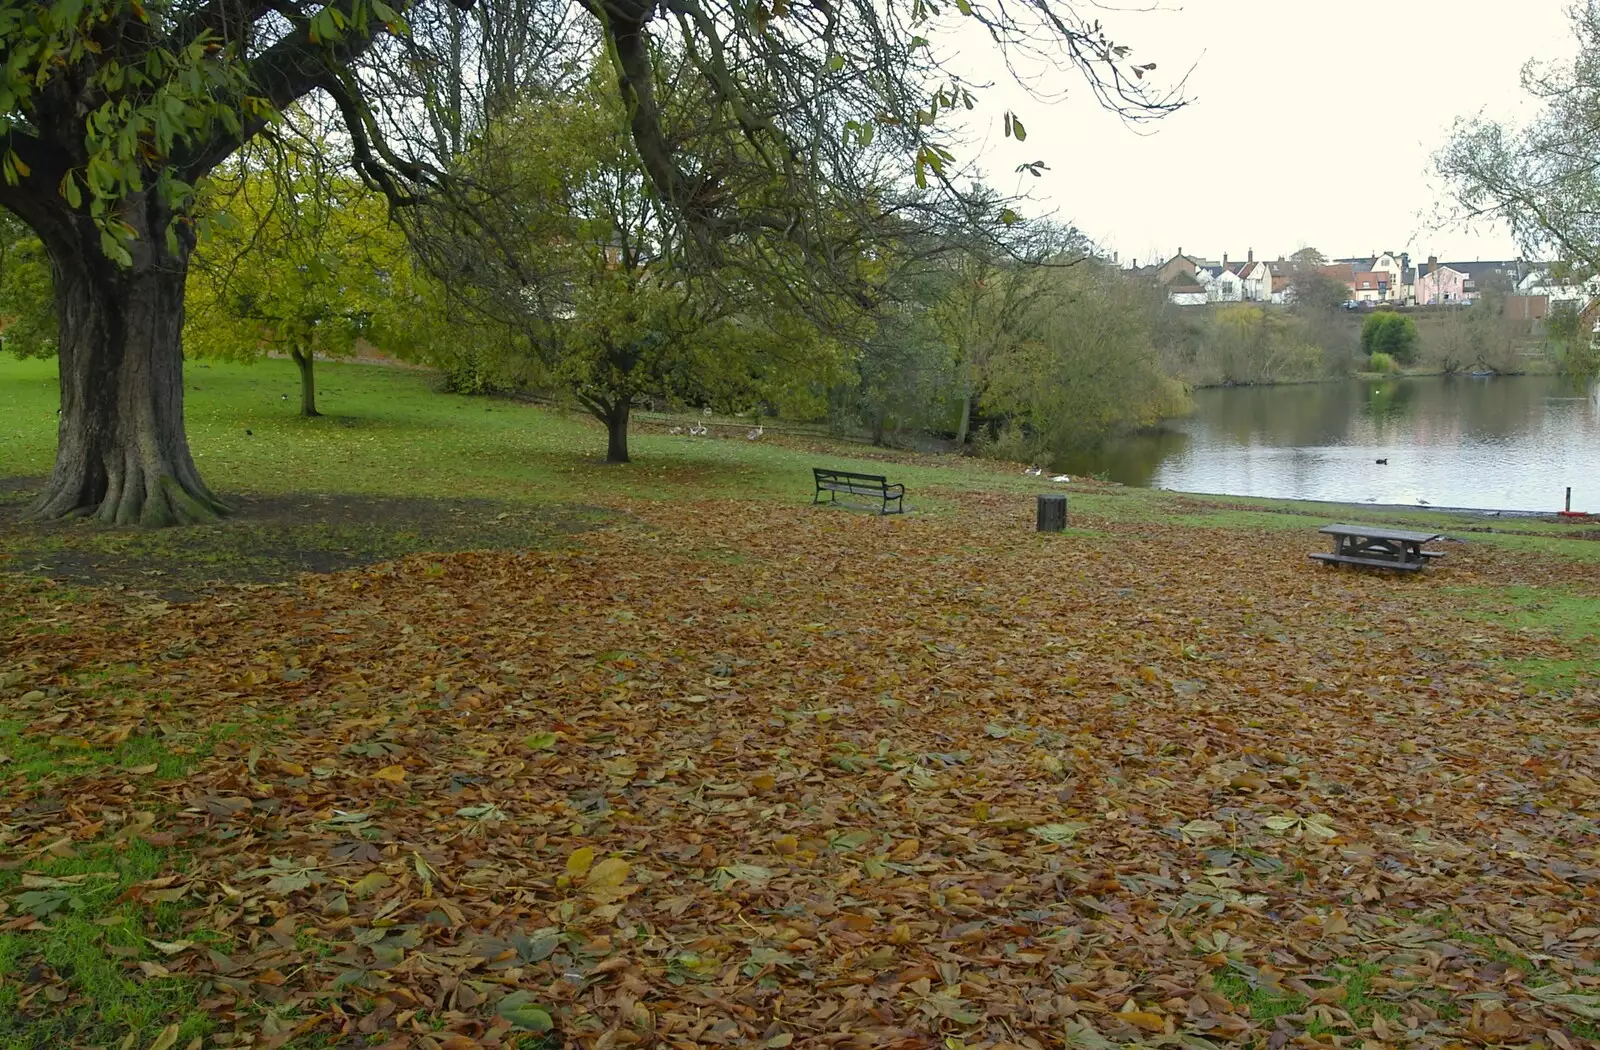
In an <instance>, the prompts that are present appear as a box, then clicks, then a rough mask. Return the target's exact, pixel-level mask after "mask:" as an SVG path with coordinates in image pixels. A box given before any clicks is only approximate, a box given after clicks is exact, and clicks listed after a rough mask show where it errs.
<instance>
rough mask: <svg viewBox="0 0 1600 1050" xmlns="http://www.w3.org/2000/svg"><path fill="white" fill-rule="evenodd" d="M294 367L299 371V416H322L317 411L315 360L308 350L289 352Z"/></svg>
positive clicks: (314, 356)
mask: <svg viewBox="0 0 1600 1050" xmlns="http://www.w3.org/2000/svg"><path fill="white" fill-rule="evenodd" d="M289 356H291V357H293V358H294V363H295V365H296V367H298V368H299V369H300V414H301V415H302V416H305V417H306V418H308V419H309V418H311V417H313V416H320V415H322V413H321V412H318V411H317V372H316V368H317V359H316V355H315V354H313V353H312V352H311V351H310V350H306V351H304V352H301V351H299V350H291V351H289Z"/></svg>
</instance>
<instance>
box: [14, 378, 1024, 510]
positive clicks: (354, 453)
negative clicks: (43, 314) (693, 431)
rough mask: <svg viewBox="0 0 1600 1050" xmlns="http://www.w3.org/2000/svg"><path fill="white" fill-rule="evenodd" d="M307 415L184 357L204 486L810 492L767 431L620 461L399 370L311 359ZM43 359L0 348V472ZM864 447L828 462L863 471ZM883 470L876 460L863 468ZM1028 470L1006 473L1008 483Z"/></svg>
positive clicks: (32, 457)
mask: <svg viewBox="0 0 1600 1050" xmlns="http://www.w3.org/2000/svg"><path fill="white" fill-rule="evenodd" d="M317 370H318V376H319V382H318V386H319V395H318V396H319V404H320V407H321V409H322V411H323V412H324V413H326V414H325V415H324V416H323V417H322V418H320V419H304V418H302V417H301V416H300V415H299V414H298V401H297V398H298V390H299V385H298V377H297V374H296V372H295V370H294V368H293V367H292V366H290V365H289V364H288V363H287V362H282V361H262V362H260V363H257V364H253V365H241V364H231V363H226V362H209V361H200V362H190V363H189V364H188V365H187V366H186V368H185V399H186V400H185V403H186V407H187V417H188V420H187V421H188V433H189V443H190V447H191V449H192V450H193V452H194V456H195V462H196V463H197V464H198V466H199V467H200V471H201V473H202V474H203V475H204V476H205V477H206V479H207V480H208V481H209V482H210V484H211V485H212V486H213V488H215V489H216V490H217V491H219V492H220V493H222V494H224V495H225V496H226V495H228V494H233V493H239V492H250V493H284V492H305V491H312V492H339V493H364V494H374V495H376V494H382V495H386V496H418V497H434V496H444V497H451V498H487V499H496V500H513V501H528V500H533V501H550V500H555V501H562V502H571V501H579V502H583V501H595V500H603V499H606V498H613V497H615V496H617V495H622V496H640V497H646V498H665V497H673V496H683V495H688V494H700V495H716V496H728V495H753V496H776V497H787V498H791V499H802V498H804V499H809V498H810V496H811V476H810V470H811V467H812V466H814V465H818V461H819V458H818V453H817V452H816V451H813V450H808V449H797V448H792V447H786V446H784V445H781V444H776V443H774V442H771V441H759V442H756V441H747V440H745V439H743V438H742V437H740V438H733V439H707V438H691V437H687V436H683V435H669V434H663V433H652V432H650V431H649V430H646V429H639V428H636V429H635V431H634V433H633V435H632V440H631V442H630V445H631V451H632V454H633V458H634V462H633V463H631V464H627V465H624V466H615V465H607V464H605V463H604V462H603V459H604V456H605V431H604V430H603V429H602V428H601V427H600V425H599V424H598V423H596V422H594V421H593V420H591V419H589V418H588V417H587V416H584V415H581V414H578V413H562V412H558V411H554V410H551V409H547V408H543V407H539V406H534V405H528V404H523V403H519V402H516V401H510V400H505V399H499V398H481V397H463V396H458V395H454V394H441V393H436V392H435V390H434V388H433V384H434V377H433V376H431V375H430V374H428V373H424V372H418V371H414V370H410V369H399V368H389V367H382V366H376V365H363V364H341V363H324V364H319V365H318V366H317ZM58 403H59V401H58V392H57V382H56V378H55V362H54V361H18V360H16V359H15V358H13V357H10V356H8V355H3V354H0V420H3V422H0V428H3V430H0V437H3V438H4V440H3V441H0V477H17V476H38V475H43V474H46V473H48V472H49V469H50V463H51V458H52V456H53V455H54V452H55V419H56V407H57V405H58ZM866 452H867V449H866V448H865V447H858V448H857V449H856V454H855V455H844V456H840V455H838V454H830V455H829V456H828V457H827V459H826V462H827V463H828V464H830V465H834V466H838V467H841V468H846V469H858V470H873V469H874V466H875V464H874V461H873V460H872V459H870V458H867V456H866V455H864V454H863V453H866ZM951 464H952V465H946V466H932V465H927V466H920V465H915V464H905V465H901V466H897V467H896V468H895V470H894V473H895V475H896V480H904V481H905V482H906V483H907V485H908V486H909V487H910V488H911V489H912V490H913V491H916V490H919V489H920V490H924V491H925V490H926V489H927V488H928V487H929V486H934V485H946V484H949V482H950V478H951V475H952V473H959V474H960V475H962V477H963V479H964V480H963V483H962V484H960V486H959V487H962V488H970V487H972V483H971V482H968V481H966V480H965V479H966V478H967V477H969V476H981V477H984V478H986V479H988V481H989V482H991V483H992V481H993V480H994V479H995V478H996V477H997V473H996V471H995V470H994V469H993V468H992V467H990V466H989V465H987V464H979V465H977V466H976V467H971V468H969V467H966V465H964V464H960V463H959V462H957V461H951ZM876 466H877V468H879V472H881V468H882V463H881V462H879V463H877V464H876ZM1025 480H1028V479H1021V478H1019V479H1018V481H1019V482H1021V481H1025Z"/></svg>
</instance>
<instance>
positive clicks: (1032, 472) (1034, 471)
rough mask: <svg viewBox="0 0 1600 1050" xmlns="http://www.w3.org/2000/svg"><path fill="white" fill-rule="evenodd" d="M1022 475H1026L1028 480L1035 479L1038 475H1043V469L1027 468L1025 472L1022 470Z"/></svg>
mask: <svg viewBox="0 0 1600 1050" xmlns="http://www.w3.org/2000/svg"><path fill="white" fill-rule="evenodd" d="M1023 473H1024V474H1026V475H1027V476H1028V477H1030V478H1036V477H1038V476H1039V475H1040V474H1043V473H1044V468H1043V467H1029V468H1028V469H1027V470H1024V471H1023Z"/></svg>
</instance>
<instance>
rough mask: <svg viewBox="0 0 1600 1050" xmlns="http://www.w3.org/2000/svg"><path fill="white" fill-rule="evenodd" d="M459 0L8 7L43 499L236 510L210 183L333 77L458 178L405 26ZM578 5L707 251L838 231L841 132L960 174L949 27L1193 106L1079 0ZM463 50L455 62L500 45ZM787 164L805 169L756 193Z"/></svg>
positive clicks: (337, 96) (398, 141) (160, 1)
mask: <svg viewBox="0 0 1600 1050" xmlns="http://www.w3.org/2000/svg"><path fill="white" fill-rule="evenodd" d="M445 2H446V0H390V3H388V4H385V3H384V2H383V0H321V2H319V0H308V2H305V3H294V4H278V3H270V2H268V3H258V2H255V0H143V2H141V0H38V2H33V3H14V2H13V3H6V4H4V5H0V54H3V55H4V63H3V64H0V176H3V178H0V207H4V208H6V209H7V210H9V211H11V212H13V213H14V214H16V215H17V216H18V217H20V218H21V219H22V220H23V221H24V222H25V223H27V224H28V226H30V227H31V228H32V229H33V230H34V232H35V233H37V234H38V236H39V238H40V240H41V241H42V242H43V245H44V248H45V250H46V252H47V253H48V255H49V257H50V261H51V268H52V276H53V278H54V283H55V298H56V310H57V316H58V322H59V326H60V342H59V358H60V368H61V390H62V393H61V424H60V432H59V445H58V450H57V455H56V463H55V468H54V471H53V472H52V475H51V477H50V480H49V482H48V484H47V486H46V489H45V492H44V493H43V496H42V497H41V499H40V501H39V502H38V504H37V505H36V506H35V507H34V509H33V513H34V514H35V515H37V516H41V517H58V516H64V515H71V514H94V515H96V516H97V517H99V518H100V519H102V520H104V521H110V522H139V523H143V524H151V525H159V524H167V523H173V522H192V521H203V520H207V519H210V518H213V517H215V516H216V515H218V514H220V513H223V512H224V510H225V507H224V505H223V503H222V502H221V501H220V500H219V499H217V497H215V496H214V495H213V494H212V493H211V491H210V490H209V489H208V488H207V487H206V484H205V483H204V482H203V481H202V480H201V478H200V475H199V473H198V472H197V471H196V469H195V466H194V462H193V460H192V458H191V456H190V453H189V448H188V442H187V439H186V437H185V434H184V429H183V395H182V391H183V386H182V367H183V365H182V363H183V353H182V345H181V332H182V329H183V319H184V305H183V303H184V282H185V276H186V273H187V269H188V263H189V256H190V253H191V252H192V250H193V248H194V244H195V241H196V236H197V233H199V232H201V231H202V230H203V227H204V225H205V215H204V212H203V208H202V206H201V204H200V202H201V201H202V200H203V199H204V196H205V195H204V194H202V193H197V192H196V187H197V185H199V184H200V183H202V182H203V180H204V179H205V178H206V177H207V175H208V174H209V173H210V172H211V171H212V170H213V169H214V168H215V167H216V166H217V165H218V164H220V163H221V162H222V161H223V160H224V159H226V158H227V157H229V156H230V155H232V154H233V153H235V152H236V151H237V150H238V149H239V148H240V146H241V145H242V144H243V143H244V142H246V141H247V140H248V139H249V138H251V137H252V136H253V135H256V134H258V133H260V132H262V131H263V130H264V129H267V128H268V127H269V126H270V125H271V123H272V122H273V120H274V119H275V118H276V116H277V114H278V113H279V112H281V111H282V110H283V108H284V107H286V106H288V105H289V104H291V103H292V102H294V101H295V100H297V99H299V98H301V97H303V96H305V95H307V94H308V93H310V92H312V91H314V90H319V91H322V92H325V93H326V94H327V95H328V96H329V97H330V99H331V100H332V102H333V103H334V104H335V105H336V106H337V107H338V109H339V110H340V111H341V114H342V117H343V120H344V124H345V128H344V131H345V134H347V135H348V136H349V142H350V148H351V150H352V152H353V156H354V161H355V164H356V166H357V168H358V169H359V171H360V172H361V174H362V175H363V177H364V178H365V179H366V180H367V181H368V182H369V183H371V184H372V185H374V186H375V187H377V188H379V189H381V190H383V191H384V192H385V193H386V194H387V195H389V196H390V198H391V201H392V202H393V203H394V204H396V205H404V204H406V203H408V202H411V201H414V200H416V199H417V198H418V196H419V195H421V194H424V193H430V192H439V191H440V190H441V189H446V188H447V187H446V186H445V184H444V183H442V182H441V181H440V179H439V178H438V176H439V175H440V174H441V173H443V172H445V171H446V170H447V169H448V166H449V159H450V158H448V157H442V156H440V152H441V151H442V150H444V149H449V148H451V147H450V145H449V139H450V136H449V135H444V136H441V135H437V134H425V135H420V136H418V138H419V139H421V140H423V141H420V142H415V141H411V140H410V139H408V137H407V131H406V129H407V128H408V127H410V126H412V125H415V124H417V123H418V122H417V121H416V119H415V114H416V113H417V112H419V107H417V105H416V104H415V102H416V92H417V91H418V90H420V89H424V88H425V89H427V90H430V91H432V92H433V93H434V94H437V91H438V84H440V83H444V84H446V85H448V84H450V83H453V82H454V79H455V78H454V77H453V76H451V75H449V74H450V72H451V71H450V69H449V63H450V58H449V57H448V56H447V55H445V54H444V53H442V52H441V50H440V48H439V47H438V46H437V41H436V40H432V39H418V38H410V39H406V38H403V37H402V36H401V34H405V32H406V30H405V27H404V25H403V24H402V21H401V20H402V18H404V17H408V16H412V17H413V18H414V21H415V22H417V23H418V24H424V23H426V22H427V16H428V15H429V14H430V13H431V12H433V11H437V10H440V9H442V4H444V3H445ZM455 2H456V3H458V4H461V5H466V6H470V0H455ZM511 6H512V7H514V6H515V5H511ZM579 6H580V7H581V8H582V9H583V10H584V11H585V12H586V13H587V17H588V19H589V21H590V24H591V29H592V30H593V32H592V33H591V34H590V35H591V37H592V38H593V39H596V40H598V41H599V42H600V43H601V44H602V45H603V51H604V53H605V55H606V56H607V59H608V61H609V63H610V67H611V71H612V83H613V85H614V88H615V91H616V93H617V97H618V99H619V100H620V101H621V103H622V104H623V106H624V108H625V110H626V111H627V113H628V114H629V115H630V118H629V130H630V133H631V137H632V139H633V142H634V146H635V148H636V149H637V151H638V155H639V158H640V162H641V164H642V166H643V168H644V170H645V172H646V173H647V175H648V178H649V180H650V183H651V186H652V189H653V192H655V193H656V194H657V195H658V196H659V198H660V199H661V201H662V202H663V205H664V206H665V207H666V209H667V210H668V211H669V212H670V213H671V214H673V215H674V216H675V217H677V219H678V221H680V222H681V223H682V225H683V228H684V229H685V231H687V232H688V233H690V234H692V236H693V241H694V243H696V244H698V245H700V246H701V247H703V248H704V249H706V250H707V251H714V250H715V249H716V246H717V245H719V244H722V243H728V242H729V241H730V240H740V239H742V240H743V241H746V242H748V241H749V240H750V239H751V238H753V237H756V236H760V237H768V238H771V239H773V240H774V241H781V242H782V243H783V244H784V245H785V246H787V247H788V248H790V249H792V250H793V251H796V252H802V253H806V252H815V251H817V250H818V244H817V241H816V240H815V239H814V238H812V237H810V236H809V233H808V231H809V230H810V229H811V224H810V222H809V221H808V217H809V216H814V215H815V214H816V212H815V205H816V203H817V202H818V201H819V200H820V199H821V197H820V196H819V195H818V194H817V193H816V192H814V188H815V187H817V186H818V185H819V184H820V183H822V182H824V181H826V176H827V175H828V174H829V172H830V169H829V167H828V164H827V160H826V157H827V149H828V147H829V144H831V143H834V142H837V141H838V140H839V137H840V136H841V134H844V135H853V136H856V137H857V138H858V139H859V138H867V137H870V136H873V135H880V134H881V135H885V136H890V137H892V138H893V139H894V141H895V142H896V143H897V144H898V145H899V146H900V147H901V148H902V149H903V150H904V151H905V152H906V153H907V154H908V155H909V157H908V159H910V160H911V161H912V162H913V163H914V166H915V170H916V173H917V177H918V178H919V179H920V180H924V181H926V180H929V179H938V178H943V177H945V174H944V169H945V166H946V165H947V164H949V163H951V161H952V160H953V157H954V154H953V153H952V152H951V150H950V148H949V146H948V144H947V143H944V142H942V141H941V140H939V139H937V138H936V137H935V136H934V132H935V131H936V130H937V129H938V128H939V127H940V126H941V120H940V118H941V115H942V113H944V112H947V111H949V110H950V109H952V108H953V107H957V106H963V105H967V104H969V103H970V102H971V101H972V99H973V92H972V91H971V90H970V89H969V88H968V87H967V86H966V85H965V83H964V82H963V81H962V80H961V79H960V78H959V77H957V76H953V75H945V72H944V71H942V70H941V69H939V67H938V66H937V64H936V62H935V60H934V59H933V58H931V57H930V56H931V55H933V54H935V53H936V51H935V47H934V46H932V45H931V44H930V41H932V40H933V37H934V33H935V30H936V29H938V28H941V27H947V26H948V25H949V24H951V23H959V22H961V21H963V20H966V19H973V20H976V21H978V22H981V23H983V27H984V29H985V30H986V31H987V34H988V36H989V37H990V39H992V40H993V41H995V42H996V44H997V45H998V46H999V47H1001V48H1002V49H1004V50H1005V51H1007V53H1008V57H1009V58H1010V59H1012V60H1013V62H1014V63H1015V64H1016V65H1018V66H1032V67H1033V69H1034V71H1038V70H1040V69H1042V68H1043V67H1044V66H1048V65H1051V64H1053V65H1055V66H1057V67H1061V68H1066V69H1075V70H1077V71H1079V72H1081V73H1082V74H1083V76H1084V77H1085V79H1086V82H1087V84H1088V85H1089V87H1090V90H1091V91H1092V92H1093V93H1095V94H1096V96H1097V97H1099V98H1100V99H1101V101H1102V102H1104V103H1105V104H1107V105H1109V106H1111V107H1113V108H1115V109H1118V110H1119V111H1121V112H1123V113H1125V114H1126V115H1129V116H1133V117H1139V116H1147V115H1154V114H1158V113H1160V112H1164V111H1166V110H1167V109H1170V108H1173V106H1175V105H1176V104H1177V103H1176V101H1175V100H1174V99H1172V98H1171V97H1170V96H1167V95H1161V94H1159V93H1157V94H1151V93H1149V91H1148V89H1147V86H1146V85H1147V84H1148V79H1147V78H1146V77H1145V74H1146V72H1147V71H1148V69H1149V68H1150V67H1149V64H1148V63H1146V64H1143V65H1138V64H1135V63H1134V62H1133V61H1132V60H1131V59H1130V58H1129V54H1128V50H1127V48H1125V47H1122V46H1120V45H1118V44H1116V43H1114V42H1113V41H1112V40H1111V39H1109V38H1108V37H1107V36H1106V34H1105V32H1104V31H1103V30H1102V29H1101V27H1100V26H1099V24H1098V23H1097V22H1094V21H1091V20H1088V19H1085V18H1084V17H1082V16H1081V15H1080V14H1079V13H1078V12H1077V10H1076V9H1075V8H1074V5H1073V4H1072V3H1070V2H1067V0H1029V2H1026V3H1016V4H1011V3H1008V2H1006V0H975V2H971V3H969V2H967V0H957V5H956V7H955V8H953V9H952V8H947V7H944V6H943V5H942V4H939V3H936V2H934V0H890V2H888V3H884V2H883V0H799V2H795V3H774V4H771V5H770V6H769V5H767V4H764V3H760V2H758V3H754V4H751V3H749V2H748V0H674V2H673V3H670V4H660V3H658V2H656V0H580V2H579ZM497 9H498V8H497ZM508 9H509V8H508ZM531 10H535V11H536V12H544V11H545V8H543V7H540V6H537V5H534V7H532V8H531ZM548 17H549V18H554V17H555V16H553V15H552V16H548ZM560 18H561V19H562V20H563V21H562V28H563V31H565V29H566V27H567V23H566V21H565V18H566V15H565V14H562V15H561V16H560ZM547 20H548V19H547V16H546V15H545V14H543V13H540V14H539V15H538V17H537V18H534V19H533V20H532V22H531V24H524V25H520V26H500V27H498V28H499V29H500V30H501V31H504V32H525V33H529V34H540V33H543V32H545V31H546V30H548V29H550V28H551V27H550V26H549V25H546V24H544V23H545V22H546V21H547ZM453 39H457V40H460V39H464V38H463V37H461V36H460V35H459V34H457V35H456V36H455V37H454V38H453ZM663 49H668V50H672V51H674V52H676V53H678V54H680V55H682V56H684V57H686V58H688V59H689V60H690V61H692V62H693V63H694V64H695V65H696V66H697V67H698V69H699V71H700V74H701V75H703V76H704V77H705V78H706V80H707V81H708V82H709V83H710V84H711V85H712V86H713V99H712V104H711V105H709V106H708V107H707V108H706V109H705V111H704V112H703V113H701V114H699V116H698V119H699V120H700V121H701V126H702V128H703V129H706V130H707V131H708V132H709V131H712V130H714V131H715V133H716V134H719V135H721V136H722V137H723V138H725V139H726V140H727V142H728V143H730V146H729V148H728V149H724V150H721V151H709V152H708V151H705V150H700V151H697V153H696V154H695V156H711V157H715V158H719V159H718V162H717V163H716V164H714V165H703V164H700V163H698V162H696V160H695V159H694V156H685V155H683V154H682V153H681V152H680V150H679V149H678V143H679V142H680V141H681V139H680V138H679V137H678V135H677V132H676V131H675V129H674V128H673V127H672V126H670V125H669V124H668V122H667V121H665V120H664V119H663V113H662V110H661V107H660V105H659V103H658V99H659V97H660V96H659V92H658V84H657V82H656V78H657V75H658V66H657V65H656V63H655V57H656V56H657V55H659V54H660V53H661V51H662V50H663ZM508 53H510V52H508ZM516 53H519V54H534V53H538V51H537V49H526V50H524V51H520V52H516ZM461 58H462V56H458V65H460V64H464V65H466V66H471V67H476V66H478V65H479V64H480V63H479V56H475V55H466V56H464V59H465V61H464V63H463V62H462V61H461ZM419 69H426V70H429V71H433V72H437V71H440V70H442V71H443V73H442V74H441V75H439V76H419V75H418V70H419ZM445 109H446V110H448V109H449V106H448V105H446V106H445ZM427 111H428V112H437V111H438V109H437V107H435V108H432V109H429V110H427ZM463 126H467V125H466V124H463ZM1007 126H1008V129H1014V128H1019V127H1020V125H1013V124H1012V122H1011V121H1010V120H1008V121H1007ZM1014 133H1016V134H1018V136H1019V137H1020V132H1015V131H1014ZM731 158H736V160H734V161H733V162H732V163H730V162H729V160H730V159H731ZM832 171H833V173H837V171H838V169H837V168H834V169H832ZM767 181H775V182H776V183H777V184H778V185H780V186H783V187H787V188H788V190H787V192H771V193H765V194H760V195H755V196H752V195H751V194H749V193H747V192H744V189H745V188H748V187H750V186H752V185H755V184H758V183H762V182H767ZM752 200H755V201H756V203H755V205H754V206H749V205H748V202H750V201H752Z"/></svg>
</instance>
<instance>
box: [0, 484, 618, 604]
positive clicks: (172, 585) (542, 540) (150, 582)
mask: <svg viewBox="0 0 1600 1050" xmlns="http://www.w3.org/2000/svg"><path fill="white" fill-rule="evenodd" d="M42 485H43V479H41V478H0V573H7V574H15V575H21V576H26V577H34V578H38V577H44V578H48V579H52V580H55V581H58V582H61V583H76V584H86V585H90V586H104V585H112V586H116V585H120V586H124V587H128V588H132V589H135V590H140V591H153V592H155V593H157V594H160V595H161V596H162V597H164V598H167V599H170V600H182V599H185V598H190V597H193V596H195V595H197V594H199V593H202V592H204V591H206V590H207V589H208V588H209V587H210V586H211V585H213V584H219V583H220V584H235V583H274V582H278V581H282V580H290V579H293V578H295V577H296V576H298V575H300V574H301V573H307V572H311V573H326V572H337V571H339V570H341V569H348V568H351V567H354V566H358V565H368V564H372V563H373V562H380V561H389V560H392V559H395V558H399V557H402V556H404V555H407V554H415V553H420V552H424V551H427V552H440V553H443V552H448V551H458V550H504V549H517V548H525V547H547V546H550V545H552V544H556V543H559V542H560V541H561V540H562V539H563V538H564V537H567V536H572V535H576V534H578V533H582V532H587V531H589V530H591V529H594V528H598V527H600V526H601V525H604V524H605V523H607V522H608V521H611V520H614V519H615V518H616V516H617V515H616V512H615V511H611V510H607V509H605V508H601V507H591V506H585V505H581V504H575V503H573V504H542V505H538V506H528V505H525V504H509V503H500V502H497V501H494V500H486V499H425V498H409V497H389V496H360V495H337V494H325V493H290V494H287V495H273V496H238V495H234V496H230V497H228V499H229V501H230V502H231V503H232V504H233V505H234V506H235V507H236V512H235V513H234V514H233V515H231V516H230V517H228V518H227V519H225V520H223V521H222V522H220V523H217V524H214V525H198V526H189V527H184V528H171V529H140V528H135V527H108V526H105V525H100V524H98V523H95V522H89V521H82V520H78V521H56V522H29V521H23V520H22V515H23V512H24V511H25V510H26V509H27V507H28V505H29V503H30V502H31V501H32V500H33V498H34V496H35V495H36V494H37V492H38V490H39V489H40V488H41V487H42Z"/></svg>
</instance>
